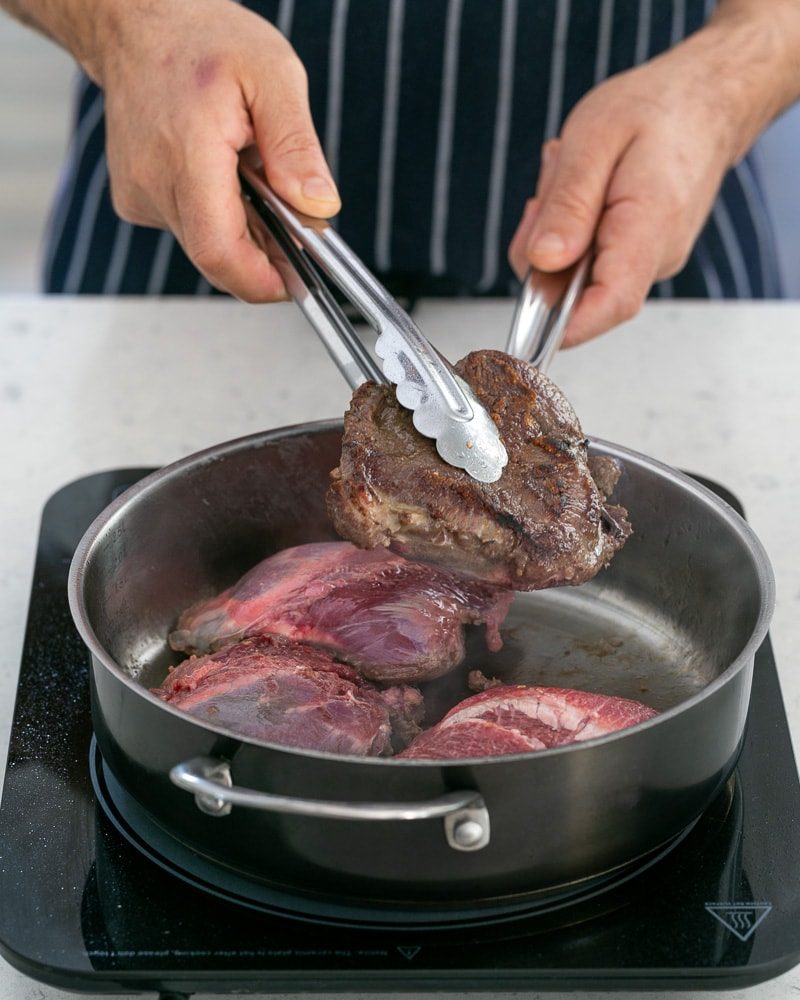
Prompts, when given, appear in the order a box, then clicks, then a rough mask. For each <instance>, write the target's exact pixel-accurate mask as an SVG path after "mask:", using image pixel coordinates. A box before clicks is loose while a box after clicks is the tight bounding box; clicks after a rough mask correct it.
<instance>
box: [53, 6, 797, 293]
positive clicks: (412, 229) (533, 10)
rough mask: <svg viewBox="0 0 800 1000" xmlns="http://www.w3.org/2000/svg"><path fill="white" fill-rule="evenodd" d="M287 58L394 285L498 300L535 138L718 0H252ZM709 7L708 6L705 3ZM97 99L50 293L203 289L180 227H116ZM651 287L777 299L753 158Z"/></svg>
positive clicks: (532, 173) (59, 202)
mask: <svg viewBox="0 0 800 1000" xmlns="http://www.w3.org/2000/svg"><path fill="white" fill-rule="evenodd" d="M247 6H250V7H252V8H253V9H254V10H256V11H258V12H259V13H260V14H262V15H263V16H264V17H266V18H268V19H269V20H271V21H272V22H273V23H274V24H276V25H277V27H278V28H279V29H280V30H281V31H282V32H283V33H284V35H286V36H287V37H288V38H289V39H290V40H291V42H292V44H293V45H294V47H295V49H296V50H297V53H298V55H299V56H300V58H301V60H302V61H303V63H304V65H305V66H306V69H307V70H308V74H309V87H310V100H311V109H312V114H313V117H314V122H315V124H316V127H317V130H318V133H319V135H320V137H321V139H322V141H323V145H324V148H325V152H326V155H327V158H328V162H329V163H330V165H331V169H332V171H333V174H334V176H335V177H336V179H337V183H338V185H339V189H340V191H341V194H342V203H343V208H342V212H341V215H340V217H339V220H338V222H337V225H338V228H339V230H340V232H341V234H342V235H343V237H344V238H345V239H346V240H347V241H348V243H350V244H351V245H352V247H353V248H354V250H355V251H356V253H358V254H359V256H360V257H362V259H363V260H364V261H365V263H366V264H367V265H368V266H369V267H370V268H371V269H372V270H374V271H375V272H376V273H378V274H379V275H380V276H381V277H382V279H383V280H384V282H385V283H386V284H387V285H388V286H389V288H390V289H391V290H392V291H393V292H394V293H395V294H396V295H402V296H404V297H407V298H410V299H414V298H416V297H417V296H420V295H482V294H487V295H508V294H513V293H514V290H515V288H516V283H515V281H514V277H513V274H512V272H511V270H510V268H509V266H508V263H507V260H506V252H507V248H508V244H509V242H510V240H511V236H512V234H513V232H514V229H515V228H516V225H517V223H518V221H519V218H520V216H521V213H522V209H523V207H524V204H525V200H526V198H528V197H530V196H531V194H532V192H533V188H534V184H535V179H536V176H537V171H538V166H539V162H538V161H539V150H540V148H541V145H542V142H543V141H544V140H545V139H548V138H550V137H552V136H555V135H558V133H559V130H560V128H561V125H562V123H563V121H564V118H565V117H566V115H567V113H568V112H569V110H570V108H572V106H573V105H574V104H575V103H576V102H577V101H578V100H579V99H580V98H581V96H582V95H583V94H585V93H586V92H587V91H588V90H590V89H591V88H592V87H593V86H594V85H595V84H597V83H598V82H600V81H601V80H603V79H605V78H606V77H607V76H609V75H611V74H614V73H618V72H620V71H621V70H624V69H627V68H629V67H631V66H634V65H636V64H637V63H641V62H643V61H644V60H646V59H648V58H650V57H651V56H654V55H656V54H657V53H658V52H661V51H663V50H664V49H667V48H669V47H670V46H671V45H673V44H674V43H675V42H676V41H678V40H679V39H680V38H682V37H684V36H685V35H686V34H688V33H689V32H691V31H694V30H695V29H696V28H698V27H699V26H700V25H701V24H702V22H703V20H704V18H705V17H706V16H707V14H708V12H709V10H708V9H710V7H711V6H713V0H253V2H248V3H247ZM707 8H708V9H707ZM104 142H105V133H104V121H103V95H102V93H101V92H100V91H99V90H98V89H97V88H96V87H95V86H94V85H93V84H92V83H90V82H89V80H88V79H86V78H85V77H81V78H80V80H79V83H78V91H77V102H76V114H75V128H74V132H73V136H72V142H71V145H70V149H69V153H68V156H67V161H66V164H65V168H64V171H63V175H62V180H61V183H60V186H59V190H58V193H57V197H56V201H55V205H54V208H53V212H52V214H51V219H50V223H49V226H48V232H47V237H46V244H45V259H44V287H45V289H46V290H47V291H49V292H67V293H92V294H99V293H109V294H122V295H141V294H209V293H211V292H212V289H211V288H210V286H209V284H208V282H207V281H206V280H205V279H204V278H202V276H201V275H200V274H199V273H198V272H197V271H196V270H195V268H194V267H193V265H192V264H191V263H190V261H189V260H188V259H187V257H186V256H185V254H184V253H183V252H182V250H181V248H180V247H179V246H178V244H177V243H176V241H175V239H174V238H173V236H172V235H171V234H169V233H166V232H161V231H159V230H154V229H147V228H143V227H140V226H134V225H131V224H129V223H127V222H122V221H121V220H119V219H118V218H117V217H116V216H115V214H114V211H113V209H112V206H111V199H110V194H109V181H108V171H107V166H106V159H105V153H104ZM653 294H655V295H657V296H660V297H666V298H669V297H672V296H682V297H700V298H707V297H708V298H762V297H775V296H779V295H780V283H779V277H778V267H777V260H776V252H775V247H774V242H773V238H772V233H771V229H770V225H769V220H768V217H767V213H766V209H765V205H764V201H763V198H762V194H761V191H760V189H759V184H758V178H757V176H756V173H755V171H754V167H753V164H752V162H751V161H750V160H749V159H745V160H743V161H742V162H741V163H739V164H737V165H736V167H734V168H733V169H732V170H731V171H730V172H729V173H728V175H727V176H726V178H725V180H724V183H723V185H722V190H721V192H720V195H719V197H718V199H717V201H716V203H715V205H714V208H713V211H712V213H711V215H710V217H709V219H708V222H707V224H706V226H705V228H704V229H703V231H702V233H701V235H700V237H699V239H698V241H697V244H696V246H695V248H694V250H693V252H692V254H691V257H690V259H689V261H688V263H687V265H686V267H685V268H684V269H683V270H682V271H681V273H680V274H678V275H677V276H676V277H675V278H673V279H671V280H669V281H663V282H661V283H660V284H658V285H657V286H656V287H655V288H654V290H653Z"/></svg>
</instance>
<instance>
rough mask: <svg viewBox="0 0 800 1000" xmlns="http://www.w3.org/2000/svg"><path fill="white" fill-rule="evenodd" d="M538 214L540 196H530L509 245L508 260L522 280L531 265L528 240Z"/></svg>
mask: <svg viewBox="0 0 800 1000" xmlns="http://www.w3.org/2000/svg"><path fill="white" fill-rule="evenodd" d="M538 214H539V200H538V198H529V199H528V200H527V201H526V202H525V211H524V212H523V213H522V218H521V219H520V221H519V225H518V226H517V231H516V232H515V233H514V235H513V236H512V238H511V243H509V245H508V262H509V264H510V265H511V270H512V271H513V272H514V274H516V276H517V277H518V278H519V280H520V281H522V280H523V278H524V277H525V275H526V274H527V272H528V269H529V268H530V266H531V265H530V263H529V262H528V254H527V248H528V240H529V239H530V236H531V232H532V231H533V227H534V225H535V223H536V217H537V215H538Z"/></svg>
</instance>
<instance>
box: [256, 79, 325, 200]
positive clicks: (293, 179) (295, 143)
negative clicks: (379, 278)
mask: <svg viewBox="0 0 800 1000" xmlns="http://www.w3.org/2000/svg"><path fill="white" fill-rule="evenodd" d="M251 115H252V118H253V128H254V132H255V140H256V143H257V145H258V149H259V152H260V153H261V158H262V160H263V161H264V169H265V172H266V175H267V180H268V181H269V183H270V184H271V185H272V187H273V189H274V190H275V192H276V193H277V194H279V195H280V196H281V198H283V199H284V200H285V201H287V202H289V204H290V205H291V206H292V207H293V208H295V209H297V210H298V211H299V212H304V213H305V214H306V215H313V216H316V217H317V218H320V219H327V218H329V217H330V216H332V215H336V213H337V212H338V211H339V209H340V208H341V200H340V198H339V192H338V190H337V189H336V184H335V183H334V180H333V177H332V176H331V172H330V170H329V169H328V164H327V163H326V162H325V156H324V154H323V152H322V147H321V145H320V142H319V139H318V138H317V133H316V131H315V129H314V123H313V122H312V120H311V111H310V109H309V105H308V85H307V82H306V76H305V70H304V69H303V67H302V65H301V64H300V62H299V60H298V61H297V64H296V67H294V66H293V67H292V69H291V70H290V71H289V72H284V73H282V74H281V78H280V81H277V80H273V81H272V86H271V87H270V89H269V92H268V93H263V94H262V95H260V97H259V99H258V100H257V101H256V102H255V103H254V105H253V107H252V108H251Z"/></svg>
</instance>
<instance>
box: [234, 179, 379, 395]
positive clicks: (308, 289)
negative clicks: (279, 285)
mask: <svg viewBox="0 0 800 1000" xmlns="http://www.w3.org/2000/svg"><path fill="white" fill-rule="evenodd" d="M239 180H240V183H241V185H242V191H243V192H244V193H245V195H246V199H245V207H246V210H247V215H248V220H249V222H250V229H251V232H253V233H254V235H256V236H257V237H259V238H260V240H261V241H263V243H264V247H263V249H265V250H266V251H267V252H268V254H269V258H270V261H271V263H272V264H273V265H274V266H275V268H276V269H277V271H278V273H279V274H280V276H281V278H282V279H283V283H284V285H286V290H287V291H288V292H289V294H290V295H291V296H292V298H293V299H294V301H295V302H296V303H297V305H298V306H299V307H300V309H301V310H302V311H303V313H304V314H305V316H306V318H307V319H308V321H309V323H311V325H312V327H313V328H314V329H315V330H316V331H317V334H318V335H319V337H320V340H322V342H323V344H324V345H325V348H326V349H327V351H328V354H330V356H331V359H332V360H333V362H334V364H335V365H336V367H337V368H338V369H339V371H340V372H341V373H342V375H343V376H344V377H345V379H346V381H347V384H348V385H349V386H350V388H351V389H357V388H358V387H359V386H360V385H361V384H362V383H363V382H366V381H371V382H377V383H379V384H380V383H388V381H389V380H388V379H387V378H386V376H385V375H384V374H383V372H382V371H381V369H380V367H379V366H378V364H377V362H376V361H375V360H374V359H373V358H372V356H371V355H370V353H369V351H367V349H366V348H365V347H364V345H363V344H362V343H361V341H360V339H359V337H358V335H357V334H356V332H355V330H354V329H353V327H352V326H351V324H350V322H349V321H348V319H347V317H346V316H345V315H344V313H343V312H342V310H341V309H340V308H339V305H338V303H337V302H336V300H335V299H334V297H333V296H332V295H331V293H330V291H329V290H328V289H327V287H326V286H325V283H324V282H323V280H322V278H321V277H320V275H319V272H318V271H317V269H316V267H315V266H314V263H313V261H312V260H310V258H309V257H308V255H307V254H306V253H305V252H304V251H303V250H302V249H301V248H300V247H298V246H296V244H295V243H294V241H293V240H292V238H291V236H289V234H288V233H287V232H286V230H285V229H284V227H283V225H282V223H281V222H280V220H279V219H278V218H277V217H276V215H275V213H274V212H273V211H272V209H271V208H270V207H269V205H268V204H267V203H266V202H265V201H264V200H263V199H262V198H260V197H259V194H258V192H257V191H256V190H255V188H254V187H253V185H252V184H251V182H250V181H249V179H248V178H247V176H246V175H245V174H241V175H240V177H239Z"/></svg>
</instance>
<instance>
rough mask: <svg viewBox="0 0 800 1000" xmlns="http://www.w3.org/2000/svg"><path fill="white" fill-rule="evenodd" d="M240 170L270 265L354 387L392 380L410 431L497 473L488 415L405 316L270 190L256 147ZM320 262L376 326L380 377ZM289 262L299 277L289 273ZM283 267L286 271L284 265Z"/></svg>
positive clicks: (340, 246) (467, 466)
mask: <svg viewBox="0 0 800 1000" xmlns="http://www.w3.org/2000/svg"><path fill="white" fill-rule="evenodd" d="M239 177H240V180H241V183H242V187H243V190H244V193H245V196H246V198H247V199H248V201H249V203H250V207H249V208H248V211H249V213H250V216H251V218H253V217H254V216H255V217H257V218H258V219H259V221H261V222H263V223H264V225H265V226H266V227H267V229H268V230H269V235H270V238H271V240H272V244H273V248H274V246H277V247H278V248H279V251H280V252H279V253H278V254H277V255H276V257H277V261H276V266H279V269H280V268H281V267H285V270H286V276H285V278H284V281H285V283H286V286H287V289H288V290H289V292H290V294H291V295H292V296H293V297H294V298H295V299H296V300H297V302H298V304H299V305H300V307H301V308H302V309H303V311H304V313H305V314H306V316H307V317H308V319H309V320H310V321H311V324H312V326H313V327H314V328H315V330H316V331H317V333H318V334H319V335H320V337H321V338H322V339H323V341H324V342H325V345H326V347H327V348H328V351H329V353H330V354H331V357H332V358H333V359H334V361H335V362H336V364H337V365H338V367H339V369H340V371H342V373H343V374H344V375H345V378H347V380H348V382H349V383H350V385H351V386H355V385H357V384H358V381H360V380H361V379H362V378H371V379H374V380H375V381H377V382H386V381H387V379H388V381H389V382H392V383H394V384H395V385H396V387H397V388H396V395H397V400H398V402H399V403H400V404H401V405H402V406H405V407H406V408H407V409H409V410H411V411H412V420H413V423H414V426H415V427H416V429H417V430H418V431H419V432H420V433H421V434H423V435H425V436H426V437H430V438H433V439H434V440H435V442H436V448H437V451H438V452H439V454H440V455H441V457H442V458H443V459H444V460H445V461H446V462H448V463H449V464H450V465H453V466H456V467H457V468H461V469H464V470H465V471H466V472H467V473H468V474H469V475H470V476H472V477H473V478H474V479H478V480H480V481H481V482H495V481H496V480H497V479H499V478H500V476H501V474H502V471H503V469H504V468H505V466H506V464H507V462H508V455H507V453H506V450H505V447H504V446H503V442H502V441H501V440H500V434H499V432H498V430H497V427H496V425H495V423H494V421H493V420H492V418H491V417H490V416H489V414H488V413H487V412H486V410H485V408H484V407H483V406H482V405H481V403H480V402H479V400H478V398H477V397H476V396H475V394H474V393H473V391H472V389H471V388H470V387H469V386H468V385H467V383H466V382H464V380H463V379H461V378H460V377H459V375H458V374H457V373H456V371H455V370H454V369H453V368H452V366H451V365H450V364H449V362H448V361H447V360H446V359H445V358H443V357H442V356H441V355H440V354H439V352H438V351H436V350H435V349H434V348H433V347H432V345H431V344H430V343H429V342H428V341H427V340H426V339H425V337H424V336H423V335H422V333H421V331H420V330H419V329H418V328H417V326H416V324H415V323H414V321H413V320H412V319H411V317H410V316H409V315H408V313H406V312H405V310H403V309H402V308H401V306H400V305H399V303H398V302H397V301H396V300H395V299H394V298H392V296H391V295H390V294H389V292H388V291H387V290H386V289H385V288H384V287H383V286H382V285H381V284H380V282H379V281H377V280H376V279H375V278H374V277H373V275H372V274H371V273H370V272H369V270H368V269H367V268H366V267H365V266H364V264H363V263H362V262H361V261H360V260H359V259H358V257H357V256H356V254H354V253H353V251H352V250H351V249H350V247H348V246H347V244H346V243H345V242H344V240H343V239H342V238H341V237H340V236H339V234H338V233H337V232H336V230H335V229H333V227H332V226H331V225H330V223H329V222H328V221H327V220H325V219H314V218H310V217H308V216H304V215H301V214H300V213H298V212H295V211H294V210H293V209H292V208H290V207H289V206H288V205H287V204H286V203H285V202H284V201H282V200H281V199H280V198H279V197H278V196H277V195H276V194H275V192H274V191H273V190H272V189H271V188H270V186H269V184H267V182H266V179H265V177H264V170H263V165H262V163H261V160H260V157H259V155H258V151H257V150H256V149H255V147H250V148H249V149H247V150H245V151H244V152H242V153H241V154H240V156H239ZM298 265H299V267H298ZM316 267H318V268H319V269H320V270H321V271H322V272H323V274H325V276H326V277H327V278H329V279H330V280H331V281H332V282H333V283H334V284H335V285H337V286H338V287H339V289H340V290H341V291H342V292H343V293H344V295H345V296H346V297H347V298H348V299H349V300H350V301H351V302H352V303H353V305H355V306H356V308H357V309H358V310H359V311H360V312H361V313H362V315H363V316H364V318H365V319H366V320H367V321H368V322H369V323H370V324H371V325H372V326H373V327H374V328H375V330H376V331H377V332H378V334H379V336H378V340H377V342H376V344H375V353H376V354H377V355H378V357H379V358H381V360H382V362H383V363H382V370H383V374H382V375H378V377H377V378H376V377H375V363H374V362H373V361H372V359H371V357H370V356H369V354H368V352H367V351H366V349H365V348H364V346H363V344H361V342H360V340H359V338H358V337H357V336H356V334H355V331H354V330H353V329H352V327H351V326H350V324H349V322H348V321H347V320H346V318H345V317H344V315H343V313H341V310H340V309H339V307H338V305H337V304H336V302H335V301H334V300H333V297H332V296H331V295H330V293H329V292H328V291H327V289H326V288H325V287H324V284H323V283H322V280H321V278H320V275H319V273H318V272H317V271H316V269H315V268H316ZM291 268H293V269H294V270H295V271H296V272H297V277H295V276H294V275H292V274H291V273H290V269H291ZM280 273H281V274H282V276H283V271H281V272H280ZM337 342H338V343H337ZM347 354H350V355H351V358H352V362H348V360H347V358H346V355H347ZM384 376H385V377H384ZM357 380H358V381H357Z"/></svg>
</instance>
